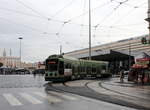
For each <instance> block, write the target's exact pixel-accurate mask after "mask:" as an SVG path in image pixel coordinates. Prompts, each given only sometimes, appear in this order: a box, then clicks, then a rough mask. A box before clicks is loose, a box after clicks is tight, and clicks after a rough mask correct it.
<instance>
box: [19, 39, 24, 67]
mask: <svg viewBox="0 0 150 110" xmlns="http://www.w3.org/2000/svg"><path fill="white" fill-rule="evenodd" d="M18 39H20V68H21V40H22V39H23V38H22V37H19V38H18Z"/></svg>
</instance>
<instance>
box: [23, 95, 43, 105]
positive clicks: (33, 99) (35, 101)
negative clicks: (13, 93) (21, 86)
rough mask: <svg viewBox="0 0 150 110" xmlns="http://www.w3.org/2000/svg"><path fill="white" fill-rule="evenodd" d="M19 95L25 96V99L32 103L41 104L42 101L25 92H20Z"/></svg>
mask: <svg viewBox="0 0 150 110" xmlns="http://www.w3.org/2000/svg"><path fill="white" fill-rule="evenodd" d="M20 95H21V96H22V97H23V98H25V99H26V100H28V101H29V102H31V103H32V104H41V103H42V102H41V101H40V100H38V99H36V98H35V97H33V96H31V95H29V94H27V93H20Z"/></svg>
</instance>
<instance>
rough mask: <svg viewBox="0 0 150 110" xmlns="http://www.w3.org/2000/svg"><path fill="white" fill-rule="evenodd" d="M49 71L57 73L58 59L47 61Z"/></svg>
mask: <svg viewBox="0 0 150 110" xmlns="http://www.w3.org/2000/svg"><path fill="white" fill-rule="evenodd" d="M46 63H47V65H46V66H47V69H48V70H49V71H57V68H58V60H57V59H50V60H47V62H46Z"/></svg>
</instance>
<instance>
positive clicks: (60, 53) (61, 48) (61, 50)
mask: <svg viewBox="0 0 150 110" xmlns="http://www.w3.org/2000/svg"><path fill="white" fill-rule="evenodd" d="M61 54H62V45H60V55H61Z"/></svg>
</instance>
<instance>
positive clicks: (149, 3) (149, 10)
mask: <svg viewBox="0 0 150 110" xmlns="http://www.w3.org/2000/svg"><path fill="white" fill-rule="evenodd" d="M147 14H148V18H146V19H145V20H146V21H148V23H149V26H148V29H149V39H148V40H149V43H150V0H148V12H147Z"/></svg>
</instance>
